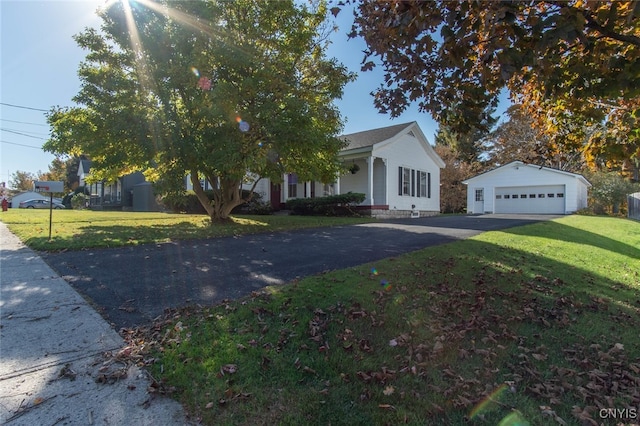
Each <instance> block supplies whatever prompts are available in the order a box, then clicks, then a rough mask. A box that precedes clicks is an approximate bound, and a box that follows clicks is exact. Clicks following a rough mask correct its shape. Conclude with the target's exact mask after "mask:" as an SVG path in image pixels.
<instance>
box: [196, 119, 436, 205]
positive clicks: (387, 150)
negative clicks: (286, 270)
mask: <svg viewBox="0 0 640 426" xmlns="http://www.w3.org/2000/svg"><path fill="white" fill-rule="evenodd" d="M341 138H342V139H343V140H345V141H346V142H347V144H348V145H347V147H346V148H344V149H343V150H342V151H341V152H340V153H339V158H340V159H341V160H342V162H343V163H344V164H345V166H347V167H348V168H349V169H350V172H347V173H346V174H344V175H342V176H339V177H338V178H337V179H336V181H335V182H331V183H323V182H319V181H315V182H313V181H312V182H304V181H300V180H299V179H298V177H297V176H296V175H295V174H294V173H287V174H285V175H283V179H282V181H280V182H270V181H269V180H268V179H262V180H261V181H260V182H258V184H257V186H256V189H255V190H256V192H257V193H260V194H261V195H262V199H263V201H267V202H270V203H271V204H272V205H273V207H274V209H276V210H279V209H281V208H286V202H287V201H288V200H290V199H293V198H313V197H322V196H327V195H335V194H345V193H347V192H359V193H363V194H365V195H366V199H365V200H364V202H363V203H361V204H360V205H359V206H358V208H359V209H360V210H362V212H363V214H369V215H371V216H373V217H409V216H412V217H418V216H428V215H434V214H437V213H439V212H440V169H442V168H444V166H445V165H444V162H443V161H442V159H441V158H440V157H439V156H438V154H436V152H435V151H434V149H433V148H432V146H431V145H430V144H429V141H428V140H427V138H426V137H425V135H424V133H422V130H421V129H420V127H419V126H418V124H417V123H416V122H411V123H404V124H397V125H394V126H389V127H384V128H380V129H373V130H367V131H364V132H358V133H353V134H349V135H343V136H341ZM187 182H188V181H187ZM249 187H250V186H247V187H246V189H248V188H249ZM187 189H190V185H188V186H187Z"/></svg>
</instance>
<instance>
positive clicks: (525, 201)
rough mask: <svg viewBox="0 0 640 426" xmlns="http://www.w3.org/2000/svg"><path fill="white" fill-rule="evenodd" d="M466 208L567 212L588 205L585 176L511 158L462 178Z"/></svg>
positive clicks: (469, 211) (503, 211) (485, 210)
mask: <svg viewBox="0 0 640 426" xmlns="http://www.w3.org/2000/svg"><path fill="white" fill-rule="evenodd" d="M462 183H463V184H465V185H467V212H468V213H473V214H483V213H534V214H570V213H574V212H576V211H577V210H580V209H583V208H585V207H587V191H588V188H589V187H590V186H591V184H590V183H589V181H587V180H586V179H585V178H584V176H582V175H579V174H576V173H569V172H565V171H563V170H557V169H552V168H549V167H543V166H537V165H535V164H527V163H523V162H522V161H513V162H511V163H509V164H506V165H504V166H501V167H498V168H495V169H493V170H490V171H488V172H485V173H482V174H480V175H478V176H475V177H472V178H470V179H467V180H465V181H463V182H462Z"/></svg>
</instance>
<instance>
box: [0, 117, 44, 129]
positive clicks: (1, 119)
mask: <svg viewBox="0 0 640 426" xmlns="http://www.w3.org/2000/svg"><path fill="white" fill-rule="evenodd" d="M0 121H6V122H8V123H18V124H30V125H32V126H41V127H49V125H48V124H42V123H29V122H28V121H17V120H7V119H6V118H0Z"/></svg>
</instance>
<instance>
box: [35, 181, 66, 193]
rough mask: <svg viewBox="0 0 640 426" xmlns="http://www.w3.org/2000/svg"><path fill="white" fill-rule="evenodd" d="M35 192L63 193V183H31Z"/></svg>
mask: <svg viewBox="0 0 640 426" xmlns="http://www.w3.org/2000/svg"><path fill="white" fill-rule="evenodd" d="M33 190H34V191H35V192H64V182H62V181H46V180H37V181H35V182H33Z"/></svg>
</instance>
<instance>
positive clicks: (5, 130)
mask: <svg viewBox="0 0 640 426" xmlns="http://www.w3.org/2000/svg"><path fill="white" fill-rule="evenodd" d="M0 130H2V131H3V132H8V133H13V134H16V135H20V136H26V137H28V138H33V139H40V140H42V141H44V140H46V139H45V138H41V137H38V136H31V135H28V134H26V133H22V132H16V131H15V130H10V129H0Z"/></svg>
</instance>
